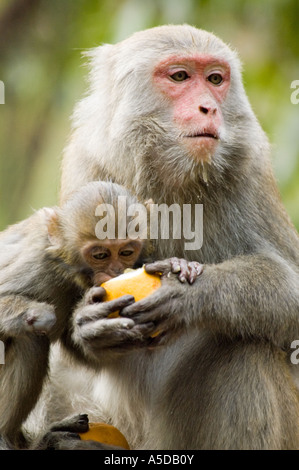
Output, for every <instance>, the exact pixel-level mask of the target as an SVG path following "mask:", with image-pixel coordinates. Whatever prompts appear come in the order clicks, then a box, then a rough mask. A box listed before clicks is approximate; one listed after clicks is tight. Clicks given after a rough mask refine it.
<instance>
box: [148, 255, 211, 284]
mask: <svg viewBox="0 0 299 470" xmlns="http://www.w3.org/2000/svg"><path fill="white" fill-rule="evenodd" d="M145 270H146V271H147V272H148V273H151V274H154V273H157V272H161V273H162V275H165V274H168V273H169V272H171V273H173V274H177V275H178V279H179V281H181V282H186V281H187V282H188V283H189V284H193V282H194V281H195V279H196V278H197V277H198V276H200V275H201V273H202V270H203V264H200V263H198V262H197V261H186V260H185V259H183V258H175V257H174V258H169V259H165V260H162V261H156V262H154V263H151V264H147V265H146V266H145Z"/></svg>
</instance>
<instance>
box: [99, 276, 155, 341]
mask: <svg viewBox="0 0 299 470" xmlns="http://www.w3.org/2000/svg"><path fill="white" fill-rule="evenodd" d="M101 286H102V287H104V289H105V291H106V295H105V296H104V299H103V300H104V301H109V300H114V299H117V298H118V297H122V296H123V295H128V294H129V295H133V296H134V298H135V302H138V301H139V300H142V299H144V298H145V297H147V296H148V295H150V294H152V293H153V292H154V291H155V290H156V289H158V288H159V287H160V286H161V277H160V276H159V275H157V274H148V273H147V272H146V271H145V269H144V268H143V267H142V268H139V269H132V270H128V272H125V273H124V274H121V275H120V276H117V277H114V278H112V279H109V281H106V282H104V283H103V284H102V285H101ZM117 316H118V312H113V313H110V314H109V315H108V317H109V318H116V317H117ZM157 334H158V333H154V334H153V335H152V337H154V336H157Z"/></svg>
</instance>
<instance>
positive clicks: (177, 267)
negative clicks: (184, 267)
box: [172, 265, 181, 273]
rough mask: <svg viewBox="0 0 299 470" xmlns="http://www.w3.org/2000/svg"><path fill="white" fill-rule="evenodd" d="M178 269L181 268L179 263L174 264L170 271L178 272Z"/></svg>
mask: <svg viewBox="0 0 299 470" xmlns="http://www.w3.org/2000/svg"><path fill="white" fill-rule="evenodd" d="M180 270H181V267H180V266H179V265H177V266H174V267H173V268H172V272H173V273H179V272H180Z"/></svg>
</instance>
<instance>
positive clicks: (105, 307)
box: [75, 295, 135, 326]
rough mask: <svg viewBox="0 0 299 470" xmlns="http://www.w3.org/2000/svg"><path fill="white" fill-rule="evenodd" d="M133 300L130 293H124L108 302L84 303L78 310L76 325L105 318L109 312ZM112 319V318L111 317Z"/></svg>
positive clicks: (119, 308)
mask: <svg viewBox="0 0 299 470" xmlns="http://www.w3.org/2000/svg"><path fill="white" fill-rule="evenodd" d="M133 302H135V300H134V297H133V296H132V295H124V296H122V297H119V298H118V299H115V300H111V301H109V302H101V303H93V304H89V305H86V306H85V307H82V308H81V309H79V310H78V312H77V314H76V317H75V322H76V324H77V325H79V326H80V325H83V324H85V323H89V322H95V321H97V320H101V319H105V318H106V317H107V316H108V315H109V314H111V313H114V312H116V311H118V310H121V309H122V308H124V307H126V306H128V305H130V304H131V303H133ZM111 320H112V319H111Z"/></svg>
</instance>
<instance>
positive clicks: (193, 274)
mask: <svg viewBox="0 0 299 470" xmlns="http://www.w3.org/2000/svg"><path fill="white" fill-rule="evenodd" d="M188 267H189V277H188V278H187V280H188V282H189V284H193V282H194V281H195V279H196V278H197V277H198V276H200V274H201V273H202V271H203V265H202V264H200V263H197V262H196V261H190V262H189V263H188Z"/></svg>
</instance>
